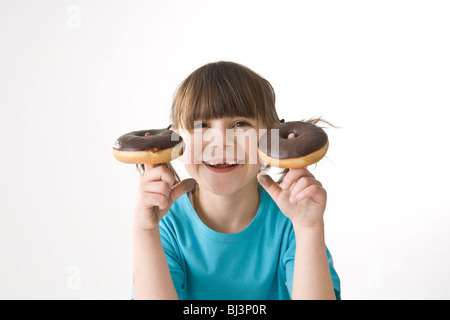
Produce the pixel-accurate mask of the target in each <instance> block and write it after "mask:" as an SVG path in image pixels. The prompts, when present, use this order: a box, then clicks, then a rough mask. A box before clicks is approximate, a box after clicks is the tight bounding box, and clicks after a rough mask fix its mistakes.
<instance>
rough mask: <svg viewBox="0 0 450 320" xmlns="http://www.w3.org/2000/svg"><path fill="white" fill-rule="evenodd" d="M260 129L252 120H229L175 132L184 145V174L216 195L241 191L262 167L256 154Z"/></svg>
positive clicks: (198, 122)
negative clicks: (186, 173) (185, 172)
mask: <svg viewBox="0 0 450 320" xmlns="http://www.w3.org/2000/svg"><path fill="white" fill-rule="evenodd" d="M261 127H262V126H261V124H258V123H257V122H256V120H254V119H248V118H241V117H232V118H220V119H214V120H208V121H200V120H199V121H195V123H194V129H193V130H190V131H188V130H182V129H181V130H177V132H178V134H179V135H180V136H181V137H182V138H183V140H184V142H185V144H186V148H185V150H184V153H183V155H182V157H181V161H182V162H183V163H184V166H185V168H186V171H187V172H188V173H189V174H190V175H191V177H192V178H194V179H195V180H197V182H198V184H199V186H200V187H201V188H206V189H207V190H209V191H210V192H213V193H215V194H217V195H231V194H233V193H235V192H237V191H239V190H240V189H243V188H244V187H245V186H247V185H248V184H249V183H251V182H254V179H255V178H256V175H257V174H258V172H259V170H260V169H261V166H262V164H261V162H260V159H259V157H258V152H257V146H258V140H259V138H260V135H262V134H263V133H264V130H263V129H262V128H261ZM260 128H261V132H260Z"/></svg>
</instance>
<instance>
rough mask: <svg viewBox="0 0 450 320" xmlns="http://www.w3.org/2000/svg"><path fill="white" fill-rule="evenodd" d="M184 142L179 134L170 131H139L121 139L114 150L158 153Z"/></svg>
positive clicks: (117, 141) (125, 135)
mask: <svg viewBox="0 0 450 320" xmlns="http://www.w3.org/2000/svg"><path fill="white" fill-rule="evenodd" d="M146 134H147V135H146ZM148 134H150V135H148ZM182 141H183V139H182V138H181V137H180V136H179V135H178V134H176V133H175V132H173V131H172V130H169V129H151V130H139V131H133V132H130V133H127V134H124V135H123V136H121V137H119V138H118V139H117V140H116V143H115V144H114V147H113V148H114V149H117V150H121V151H152V152H158V151H161V150H166V149H169V148H173V147H175V146H176V145H177V144H179V143H180V142H182Z"/></svg>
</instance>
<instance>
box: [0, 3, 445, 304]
mask: <svg viewBox="0 0 450 320" xmlns="http://www.w3.org/2000/svg"><path fill="white" fill-rule="evenodd" d="M449 16H450V4H449V2H448V1H392V0H391V1H261V0H259V1H223V0H220V1H214V0H208V1H206V0H203V1H175V0H169V1H143V0H142V1H137V0H133V1H130V0H127V1H125V0H123V1H113V0H107V1H106V0H102V1H99V0H98V1H92V0H91V1H81V0H71V1H61V0H60V1H18V0H9V1H5V0H1V1H0V107H1V113H0V137H1V138H0V148H1V158H0V174H1V176H0V177H1V180H0V181H1V190H0V191H1V192H0V298H2V299H129V298H130V296H131V284H132V254H131V253H132V251H131V250H132V247H131V230H130V225H131V217H132V211H133V207H134V201H135V193H136V187H137V180H138V178H139V175H138V173H137V171H136V169H135V167H134V166H133V165H125V164H122V163H119V162H118V161H116V160H115V159H114V158H113V156H112V154H111V147H112V145H113V143H114V141H115V139H116V138H117V137H118V136H119V135H121V134H123V133H126V132H129V131H132V130H138V129H145V128H162V127H166V126H167V125H168V124H169V121H170V120H169V108H170V104H171V100H172V95H173V93H174V92H175V89H176V87H177V86H178V85H179V83H180V82H181V81H182V80H183V79H184V78H185V77H186V76H188V75H189V73H191V72H192V71H193V70H194V69H196V68H198V67H200V66H202V65H204V64H206V63H208V62H212V61H218V60H231V61H235V62H238V63H241V64H244V65H246V66H248V67H250V68H251V69H253V70H254V71H256V72H257V73H259V74H261V75H262V76H264V77H265V78H266V79H268V80H269V81H270V82H271V84H272V85H273V86H274V88H275V91H276V93H277V108H278V112H279V115H280V117H282V118H285V119H286V120H287V121H289V120H300V119H305V118H309V117H313V116H323V117H324V118H325V119H327V120H329V121H331V122H332V123H333V124H335V125H337V126H339V127H340V129H327V132H328V134H329V138H330V149H329V153H328V155H327V158H326V159H324V160H323V161H321V162H320V163H319V165H318V166H317V167H316V168H314V167H312V168H311V170H312V172H313V173H314V174H315V175H316V177H317V178H318V179H319V180H320V181H321V182H322V183H323V184H324V186H325V187H326V189H327V191H328V196H329V201H328V207H327V211H326V240H327V245H328V248H329V249H330V251H331V253H332V254H333V257H334V262H335V267H336V270H337V271H338V273H339V275H340V277H341V284H342V297H343V299H422V298H423V299H436V298H437V299H448V298H450V293H449V292H450V290H449V285H450V274H449V270H450V257H449V251H450V238H449V231H450V229H449V223H450V217H449V214H450V203H449V195H450V193H449V187H448V182H449V179H450V170H449V163H450V153H449V151H448V149H449V147H448V144H449V143H448V142H447V139H448V138H449V137H450V134H449V129H448V128H449V126H448V125H449V121H448V117H449V112H448V110H447V109H449V107H450V59H449V57H450V19H449ZM175 165H176V166H177V167H179V163H176V161H175ZM180 173H181V175H182V176H183V175H184V173H183V172H180Z"/></svg>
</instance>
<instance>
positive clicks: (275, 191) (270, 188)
mask: <svg viewBox="0 0 450 320" xmlns="http://www.w3.org/2000/svg"><path fill="white" fill-rule="evenodd" d="M256 177H257V179H258V181H259V183H260V184H261V186H262V187H263V188H264V189H265V190H266V191H267V193H268V194H269V195H270V196H271V197H272V199H273V200H275V202H276V201H277V199H278V197H279V195H280V193H281V192H282V191H283V190H281V188H280V187H279V186H278V184H277V183H276V182H275V181H273V179H272V178H271V177H270V176H269V175H267V174H265V173H259V174H258V175H257V176H256Z"/></svg>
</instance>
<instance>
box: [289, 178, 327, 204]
mask: <svg viewBox="0 0 450 320" xmlns="http://www.w3.org/2000/svg"><path fill="white" fill-rule="evenodd" d="M313 184H316V185H318V186H322V184H321V183H320V182H319V181H317V180H316V179H314V178H312V177H301V178H300V179H298V180H297V182H296V183H295V184H293V186H292V187H291V192H290V196H289V201H290V202H291V203H293V202H294V199H295V197H296V196H297V194H299V193H300V192H301V191H303V190H304V189H306V188H307V187H309V186H311V185H313Z"/></svg>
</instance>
